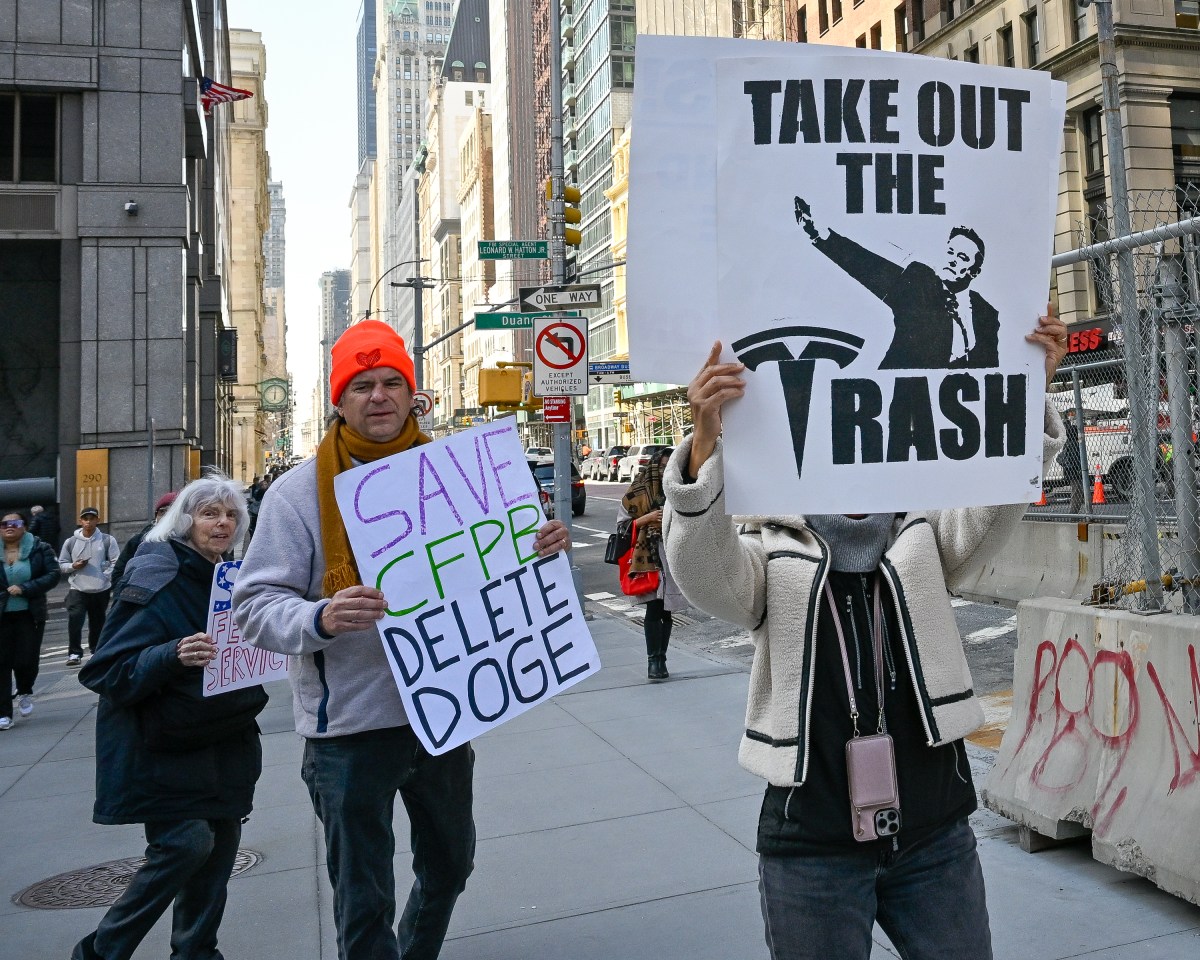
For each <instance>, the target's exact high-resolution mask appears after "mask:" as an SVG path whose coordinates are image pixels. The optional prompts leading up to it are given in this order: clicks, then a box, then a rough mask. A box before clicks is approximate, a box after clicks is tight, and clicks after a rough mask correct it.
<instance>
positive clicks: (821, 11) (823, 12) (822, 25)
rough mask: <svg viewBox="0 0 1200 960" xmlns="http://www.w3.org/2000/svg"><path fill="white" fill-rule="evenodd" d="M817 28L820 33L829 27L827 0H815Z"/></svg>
mask: <svg viewBox="0 0 1200 960" xmlns="http://www.w3.org/2000/svg"><path fill="white" fill-rule="evenodd" d="M817 29H818V30H820V31H821V33H825V31H827V30H828V29H829V0H817Z"/></svg>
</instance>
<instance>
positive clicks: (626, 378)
mask: <svg viewBox="0 0 1200 960" xmlns="http://www.w3.org/2000/svg"><path fill="white" fill-rule="evenodd" d="M588 382H589V383H616V384H628V383H633V377H631V376H630V375H629V361H628V360H610V361H607V362H598V363H589V364H588Z"/></svg>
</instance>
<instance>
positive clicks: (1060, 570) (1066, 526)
mask: <svg viewBox="0 0 1200 960" xmlns="http://www.w3.org/2000/svg"><path fill="white" fill-rule="evenodd" d="M1121 529H1122V528H1121V527H1116V526H1105V525H1103V524H1098V523H1093V524H1077V523H1046V522H1042V521H1036V520H1022V521H1021V522H1020V523H1019V524H1018V525H1017V529H1016V530H1015V531H1014V532H1013V535H1012V536H1011V537H1009V539H1008V541H1007V542H1006V543H1004V544H1003V545H1002V546H1001V547H1000V549H999V550H998V551H997V552H996V553H994V554H993V555H991V556H990V557H987V558H986V559H985V560H984V561H983V562H982V563H979V564H976V565H975V566H974V567H972V568H970V569H968V570H966V571H965V572H963V573H962V574H960V575H959V576H958V578H957V579H956V581H955V583H954V584H953V590H954V593H956V594H958V595H959V596H962V597H965V598H966V599H968V600H975V601H977V602H979V603H1002V604H1006V605H1009V606H1016V604H1017V603H1019V602H1020V601H1022V600H1028V599H1030V598H1031V597H1062V598H1068V599H1069V598H1074V599H1077V600H1084V599H1087V598H1088V597H1090V596H1091V595H1092V585H1093V584H1094V583H1097V582H1098V581H1100V580H1102V579H1103V577H1104V551H1105V548H1106V545H1107V546H1108V548H1109V549H1112V548H1113V547H1114V546H1115V543H1116V541H1115V540H1113V539H1112V538H1113V537H1116V536H1118V535H1119V531H1120V530H1121Z"/></svg>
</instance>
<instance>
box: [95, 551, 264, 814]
mask: <svg viewBox="0 0 1200 960" xmlns="http://www.w3.org/2000/svg"><path fill="white" fill-rule="evenodd" d="M212 578H213V564H212V562H211V561H209V560H207V559H205V558H204V557H202V556H201V555H200V554H199V553H197V552H196V551H195V550H193V549H192V548H191V547H188V546H185V545H183V544H181V543H176V542H170V543H154V544H148V543H147V544H143V545H142V548H141V550H140V551H139V552H138V554H137V556H135V557H134V559H133V560H132V561H131V562H130V564H129V568H128V570H127V572H126V577H125V580H124V582H123V583H122V584H121V585H120V587H119V589H118V592H117V596H116V597H115V598H114V600H115V601H116V602H115V603H114V605H113V608H112V610H111V611H110V612H109V615H108V620H107V621H106V623H105V625H104V630H103V632H102V633H101V634H100V642H99V644H98V645H97V648H96V652H95V654H94V655H93V656H92V658H91V659H90V660H89V661H88V663H87V665H86V666H85V667H84V668H83V669H82V670H80V672H79V680H80V682H81V683H83V684H84V686H86V687H87V688H88V689H89V690H94V691H95V692H96V693H98V694H100V705H99V709H98V711H97V713H96V805H95V808H94V811H93V815H92V819H93V820H95V821H96V822H97V823H145V822H146V821H149V820H190V819H228V818H233V817H244V816H246V815H247V814H249V812H250V809H251V806H252V804H253V800H254V785H255V783H256V782H257V781H258V777H259V774H260V773H261V772H262V747H261V746H260V744H259V738H258V724H257V723H256V722H255V720H254V718H255V716H257V715H258V713H259V712H260V711H261V710H262V708H263V707H264V706H265V705H266V702H267V695H266V692H265V691H264V690H263V688H262V687H261V686H255V687H247V688H245V689H243V690H235V691H233V692H231V693H224V694H220V695H219V696H215V697H207V698H206V697H205V696H204V695H203V685H204V670H203V668H201V667H185V666H184V665H183V664H181V663H180V662H179V658H178V656H177V655H176V642H177V641H178V640H179V639H180V638H181V637H186V636H191V635H192V634H193V633H202V632H203V631H204V630H205V628H206V626H207V621H208V602H209V595H210V592H211V590H212Z"/></svg>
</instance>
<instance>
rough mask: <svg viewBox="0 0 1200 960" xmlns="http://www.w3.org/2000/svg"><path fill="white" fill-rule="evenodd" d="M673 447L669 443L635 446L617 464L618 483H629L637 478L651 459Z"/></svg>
mask: <svg viewBox="0 0 1200 960" xmlns="http://www.w3.org/2000/svg"><path fill="white" fill-rule="evenodd" d="M672 447H673V445H672V444H669V443H642V444H634V445H633V446H632V447H630V448H629V452H628V453H627V454H625V456H623V457H622V458H621V460H620V462H619V463H618V464H617V482H618V483H629V482H630V481H631V480H633V478H634V477H636V476H637V472H638V471H639V470H641V469H642V467H644V466H645V465H646V464H648V463H649V462H650V460H651V458H653V457H655V456H657V455H658V454H660V453H661V452H662V451H664V450H670V449H672Z"/></svg>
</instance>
